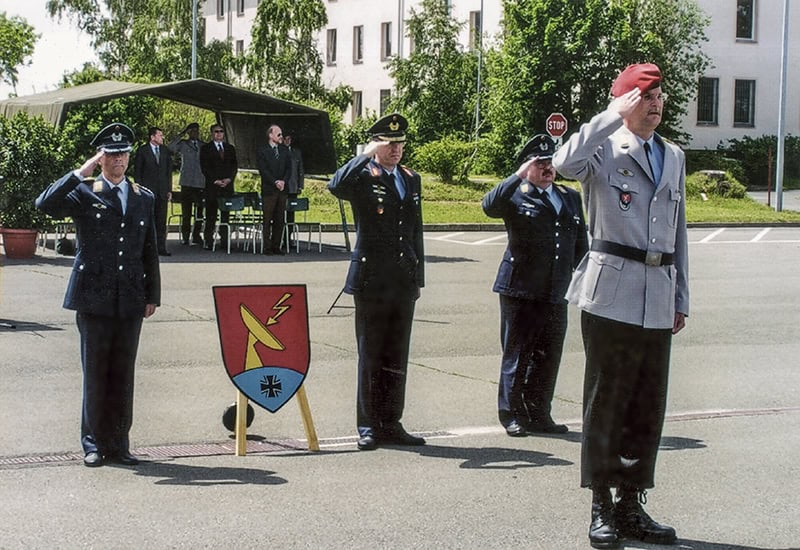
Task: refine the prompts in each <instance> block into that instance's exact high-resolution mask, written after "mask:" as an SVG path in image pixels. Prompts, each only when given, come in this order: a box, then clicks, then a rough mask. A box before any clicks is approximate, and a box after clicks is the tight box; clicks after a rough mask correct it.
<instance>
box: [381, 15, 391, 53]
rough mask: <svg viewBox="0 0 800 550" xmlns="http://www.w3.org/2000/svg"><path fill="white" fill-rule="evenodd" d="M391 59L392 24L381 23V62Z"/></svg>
mask: <svg viewBox="0 0 800 550" xmlns="http://www.w3.org/2000/svg"><path fill="white" fill-rule="evenodd" d="M390 57H392V23H391V22H389V23H381V60H386V59H389V58H390Z"/></svg>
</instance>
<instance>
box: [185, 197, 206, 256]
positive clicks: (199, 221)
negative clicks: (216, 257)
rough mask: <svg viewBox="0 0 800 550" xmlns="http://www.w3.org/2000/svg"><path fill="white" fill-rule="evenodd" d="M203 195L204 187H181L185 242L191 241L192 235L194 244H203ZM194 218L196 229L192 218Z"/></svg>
mask: <svg viewBox="0 0 800 550" xmlns="http://www.w3.org/2000/svg"><path fill="white" fill-rule="evenodd" d="M203 194H204V189H203V188H202V187H188V186H185V185H184V186H181V238H182V239H183V241H184V242H187V241H188V240H189V232H190V231H191V233H192V243H194V244H202V243H203V241H202V236H201V233H200V231H201V228H202V227H203ZM193 217H194V227H193V226H192V218H193Z"/></svg>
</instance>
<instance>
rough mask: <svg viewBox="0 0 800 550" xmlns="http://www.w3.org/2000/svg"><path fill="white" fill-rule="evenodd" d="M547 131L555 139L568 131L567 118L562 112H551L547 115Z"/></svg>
mask: <svg viewBox="0 0 800 550" xmlns="http://www.w3.org/2000/svg"><path fill="white" fill-rule="evenodd" d="M546 126H547V133H548V134H550V137H551V138H553V139H558V138H560V137H561V136H563V135H564V134H566V133H567V118H566V117H565V116H564V115H562V114H561V113H551V114H550V116H549V117H547V123H546Z"/></svg>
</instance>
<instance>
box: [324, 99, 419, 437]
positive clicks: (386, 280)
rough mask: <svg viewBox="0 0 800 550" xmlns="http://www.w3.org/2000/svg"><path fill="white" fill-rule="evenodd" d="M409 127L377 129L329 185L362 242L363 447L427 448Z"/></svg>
mask: <svg viewBox="0 0 800 550" xmlns="http://www.w3.org/2000/svg"><path fill="white" fill-rule="evenodd" d="M407 127H408V121H406V119H405V118H403V117H402V116H401V115H399V114H396V113H395V114H391V115H388V116H386V117H384V118H382V119H380V120H379V121H378V122H376V123H375V124H374V125H373V126H372V128H370V130H369V132H370V133H371V134H372V141H371V142H370V143H369V144H368V145H367V146H366V147H365V148H364V152H363V154H361V155H358V156H356V157H354V158H353V159H351V160H350V161H349V162H348V163H347V164H345V165H344V166H342V167H341V168H340V169H339V170H338V171H337V172H336V174H335V175H334V176H333V179H332V180H331V181H330V183H329V184H328V189H329V190H330V191H331V193H333V194H334V195H335V196H337V197H339V198H340V199H344V200H347V201H350V204H351V205H352V207H353V213H354V217H355V223H356V233H357V235H358V236H357V240H356V246H355V250H354V251H353V255H352V257H351V259H350V270H349V272H348V274H347V282H346V284H345V287H344V291H345V292H346V293H348V294H352V295H353V297H354V300H355V308H356V310H355V318H356V339H357V341H358V398H357V424H358V434H359V440H358V448H359V449H360V450H365V451H368V450H372V449H375V448H376V447H377V446H378V444H383V443H389V444H397V445H423V444H424V443H425V440H424V439H423V438H421V437H416V436H413V435H411V434H409V433H407V432H406V431H405V429H404V428H403V426H402V424H400V418H401V417H402V415H403V406H404V403H405V388H406V372H407V369H408V346H409V341H410V338H411V323H412V320H413V318H414V305H415V302H416V300H417V298H418V297H419V294H420V293H419V289H420V287H422V286H424V284H425V277H424V253H423V246H422V207H421V199H422V190H421V182H420V177H419V174H417V173H416V172H414V171H413V170H410V169H409V168H406V167H405V166H401V165H400V164H399V163H400V159H401V158H402V156H403V147H404V145H405V140H406V135H405V131H406V128H407Z"/></svg>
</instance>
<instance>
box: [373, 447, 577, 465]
mask: <svg viewBox="0 0 800 550" xmlns="http://www.w3.org/2000/svg"><path fill="white" fill-rule="evenodd" d="M381 446H382V447H383V445H381ZM385 447H386V448H391V449H397V450H403V451H408V452H415V453H417V454H419V455H420V456H429V457H432V458H449V459H454V460H463V461H464V462H462V463H461V465H460V466H459V468H464V469H486V470H518V469H520V468H537V467H540V466H571V465H572V464H573V462H570V461H569V460H564V459H562V458H555V457H553V455H551V454H550V453H540V452H537V451H527V450H522V449H505V448H502V447H440V446H438V445H425V446H423V447H401V446H394V445H386V446H385Z"/></svg>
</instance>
